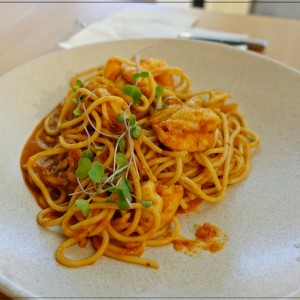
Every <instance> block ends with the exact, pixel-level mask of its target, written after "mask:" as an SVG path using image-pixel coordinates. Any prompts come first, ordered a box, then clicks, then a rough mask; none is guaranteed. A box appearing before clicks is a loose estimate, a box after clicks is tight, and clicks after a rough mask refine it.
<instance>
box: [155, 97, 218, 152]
mask: <svg viewBox="0 0 300 300" xmlns="http://www.w3.org/2000/svg"><path fill="white" fill-rule="evenodd" d="M220 123H221V119H220V118H219V117H218V115H217V114H216V113H214V112H213V111H212V110H211V109H210V108H203V107H201V106H200V105H195V102H193V105H186V104H184V103H182V104H180V103H177V104H173V105H169V106H167V107H166V108H164V109H162V110H157V111H155V112H154V114H153V115H152V116H151V119H150V124H151V126H152V127H153V128H154V130H155V131H156V134H157V137H158V139H159V140H160V142H161V143H163V144H164V145H165V146H166V147H168V148H170V149H172V150H175V151H188V152H195V151H200V152H202V151H204V150H206V149H208V148H209V147H210V146H211V145H212V144H213V139H214V132H215V130H216V129H217V128H218V127H219V125H220Z"/></svg>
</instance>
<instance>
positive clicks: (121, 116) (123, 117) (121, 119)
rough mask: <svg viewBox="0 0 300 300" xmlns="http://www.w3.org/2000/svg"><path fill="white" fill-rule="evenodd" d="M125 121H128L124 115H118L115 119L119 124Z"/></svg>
mask: <svg viewBox="0 0 300 300" xmlns="http://www.w3.org/2000/svg"><path fill="white" fill-rule="evenodd" d="M126 119H128V116H127V115H126V114H120V115H118V118H117V120H118V122H119V123H124V121H125V120H126Z"/></svg>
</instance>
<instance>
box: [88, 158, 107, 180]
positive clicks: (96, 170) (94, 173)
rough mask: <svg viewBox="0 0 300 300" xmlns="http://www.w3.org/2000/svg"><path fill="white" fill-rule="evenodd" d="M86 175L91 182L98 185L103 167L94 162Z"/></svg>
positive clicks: (102, 173)
mask: <svg viewBox="0 0 300 300" xmlns="http://www.w3.org/2000/svg"><path fill="white" fill-rule="evenodd" d="M88 174H89V177H90V178H91V180H92V181H93V182H96V183H100V182H101V181H102V178H103V175H104V166H103V165H102V164H101V163H100V162H99V161H94V162H93V163H92V166H91V169H90V170H89V171H88Z"/></svg>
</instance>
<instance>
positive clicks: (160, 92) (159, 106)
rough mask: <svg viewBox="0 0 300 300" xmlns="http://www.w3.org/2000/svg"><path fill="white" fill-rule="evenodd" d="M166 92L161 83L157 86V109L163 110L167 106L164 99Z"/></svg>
mask: <svg viewBox="0 0 300 300" xmlns="http://www.w3.org/2000/svg"><path fill="white" fill-rule="evenodd" d="M163 93H164V88H163V87H162V86H160V85H158V86H156V88H155V97H156V98H157V102H156V109H157V110H161V109H163V108H165V107H166V104H165V103H164V102H163V101H162V95H163Z"/></svg>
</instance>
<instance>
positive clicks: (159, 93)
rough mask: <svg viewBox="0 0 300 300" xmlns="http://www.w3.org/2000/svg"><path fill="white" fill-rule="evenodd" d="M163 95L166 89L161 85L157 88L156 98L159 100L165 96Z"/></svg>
mask: <svg viewBox="0 0 300 300" xmlns="http://www.w3.org/2000/svg"><path fill="white" fill-rule="evenodd" d="M163 93H164V88H163V87H162V86H161V85H158V86H157V87H156V88H155V97H156V98H159V97H161V96H162V95H163Z"/></svg>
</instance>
